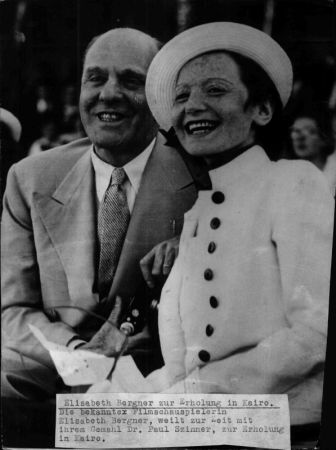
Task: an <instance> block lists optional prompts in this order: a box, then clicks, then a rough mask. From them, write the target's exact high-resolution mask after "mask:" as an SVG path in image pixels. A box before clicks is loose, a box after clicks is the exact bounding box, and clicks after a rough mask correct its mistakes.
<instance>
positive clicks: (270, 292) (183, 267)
mask: <svg viewBox="0 0 336 450" xmlns="http://www.w3.org/2000/svg"><path fill="white" fill-rule="evenodd" d="M210 176H211V179H212V182H213V190H212V191H202V192H200V194H199V198H198V200H197V202H196V204H195V205H194V207H193V208H192V209H191V210H190V211H189V212H188V213H187V214H186V216H185V224H184V228H183V233H182V237H181V244H180V253H179V256H178V258H177V260H176V263H175V265H174V267H173V269H172V272H171V274H170V276H169V278H168V280H167V282H166V284H165V286H164V289H163V293H162V297H161V301H160V309H159V330H160V340H161V347H162V352H163V356H164V360H165V367H164V369H163V371H164V372H165V374H166V375H167V374H168V381H169V385H171V386H172V385H174V384H175V383H177V382H178V381H179V380H181V379H185V380H187V381H188V380H189V381H191V383H189V385H191V386H193V389H194V390H196V391H198V392H202V393H231V394H267V393H288V395H289V401H290V411H291V422H292V423H293V424H299V423H308V422H315V421H318V420H319V419H320V413H321V398H322V383H323V363H324V360H325V347H326V336H327V321H328V301H329V285H330V265H331V250H332V224H333V209H334V203H333V198H332V196H331V195H330V192H329V190H328V187H327V184H326V182H325V180H324V178H323V175H322V173H320V172H319V171H318V170H317V169H316V168H315V167H314V166H313V165H312V164H310V163H306V162H302V161H300V162H298V161H295V162H294V161H278V162H271V161H270V160H269V159H268V157H267V155H266V154H265V152H264V150H263V149H262V148H261V147H258V146H255V147H253V148H252V149H250V150H248V151H247V152H245V153H243V154H242V155H240V156H238V157H237V158H236V159H234V160H233V161H231V162H230V163H228V164H226V165H225V166H222V167H220V168H218V169H215V170H213V171H212V172H210ZM214 192H221V193H222V194H224V196H225V199H224V201H223V202H222V203H215V202H214V201H213V200H212V196H213V194H214ZM216 195H217V197H216V196H215V199H216V201H220V200H222V199H223V198H222V197H223V196H221V194H216ZM214 218H217V219H219V221H218V220H217V221H216V220H215V221H213V219H214ZM216 226H217V228H216ZM212 227H213V228H212ZM210 242H212V243H213V244H211V246H210V247H211V248H210V251H212V253H210V252H209V244H210ZM207 269H210V270H211V272H209V270H208V271H207V272H205V271H206V270H207ZM211 275H212V279H210V278H211ZM205 277H206V278H208V279H205ZM214 298H215V299H214ZM210 299H211V300H210ZM207 359H208V361H207ZM161 375H162V373H161ZM180 386H181V384H180ZM183 386H184V389H185V386H188V383H185V382H184V384H183ZM195 386H196V387H195ZM179 390H181V387H179V388H177V391H179ZM187 390H188V389H187Z"/></svg>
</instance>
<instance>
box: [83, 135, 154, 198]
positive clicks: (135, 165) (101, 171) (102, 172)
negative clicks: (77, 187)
mask: <svg viewBox="0 0 336 450" xmlns="http://www.w3.org/2000/svg"><path fill="white" fill-rule="evenodd" d="M154 143H155V139H153V141H152V142H151V143H150V144H149V145H148V147H147V148H146V149H145V150H144V151H142V152H141V153H140V154H139V155H138V156H136V157H135V158H134V159H132V160H131V161H129V162H128V163H127V164H125V165H124V167H123V168H124V170H125V172H126V175H127V177H128V180H129V182H130V183H131V185H132V188H133V189H134V190H135V191H136V192H137V191H138V189H139V185H140V181H141V177H142V173H143V171H144V169H145V166H146V163H147V161H148V158H149V156H150V154H151V153H152V150H153V147H154ZM91 160H92V165H93V168H94V171H95V174H96V177H99V178H105V179H106V178H108V179H110V178H111V175H112V171H113V170H114V169H115V167H114V166H112V165H111V164H108V163H107V162H105V161H103V160H102V159H100V158H99V157H98V156H97V155H96V153H95V151H94V148H93V145H92V146H91Z"/></svg>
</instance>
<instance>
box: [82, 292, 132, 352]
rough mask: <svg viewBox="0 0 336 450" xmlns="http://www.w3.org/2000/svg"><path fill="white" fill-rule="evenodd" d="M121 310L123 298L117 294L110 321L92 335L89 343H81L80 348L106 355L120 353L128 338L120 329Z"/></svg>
mask: <svg viewBox="0 0 336 450" xmlns="http://www.w3.org/2000/svg"><path fill="white" fill-rule="evenodd" d="M121 311H122V300H121V297H119V296H117V297H116V299H115V305H114V308H113V310H112V312H111V314H110V316H109V319H108V321H106V322H105V323H104V325H103V326H102V327H101V328H100V329H99V330H98V331H97V333H96V334H95V335H94V336H92V338H91V340H90V341H89V342H88V343H86V344H84V345H81V347H80V349H81V350H90V351H92V352H96V353H100V354H103V355H105V356H116V355H118V354H119V352H120V351H121V349H122V346H123V344H124V342H125V339H126V335H125V334H124V333H123V332H122V331H120V330H119V320H120V316H121ZM111 322H112V324H113V325H112V324H111Z"/></svg>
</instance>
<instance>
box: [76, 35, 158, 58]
mask: <svg viewBox="0 0 336 450" xmlns="http://www.w3.org/2000/svg"><path fill="white" fill-rule="evenodd" d="M100 39H103V40H108V41H115V42H116V43H117V42H120V41H123V42H125V43H128V44H129V45H132V46H134V45H136V46H137V47H139V50H141V52H144V53H146V54H148V58H149V59H150V62H151V61H152V59H153V58H154V56H155V55H156V53H157V52H158V51H159V50H160V48H161V47H162V43H161V42H160V41H159V40H158V39H156V38H154V37H152V36H150V35H149V34H146V33H143V32H142V31H140V30H136V29H134V28H113V29H112V30H109V31H106V33H103V34H99V35H98V36H95V37H94V38H92V39H91V41H90V42H89V43H88V45H87V47H86V49H85V52H84V58H83V63H85V59H86V56H87V54H88V52H89V50H90V49H91V47H93V45H94V44H95V43H96V42H97V41H98V40H100Z"/></svg>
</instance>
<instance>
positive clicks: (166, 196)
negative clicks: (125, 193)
mask: <svg viewBox="0 0 336 450" xmlns="http://www.w3.org/2000/svg"><path fill="white" fill-rule="evenodd" d="M192 184H193V180H192V177H191V175H190V174H189V172H188V170H187V169H186V167H185V165H184V164H183V163H182V162H181V158H180V156H179V155H178V153H177V152H176V151H175V150H174V149H170V148H167V147H166V146H164V145H163V142H162V137H159V136H158V138H157V140H156V143H155V145H154V148H153V151H152V153H151V156H150V158H149V160H148V163H147V165H146V168H145V170H144V173H143V176H142V181H141V185H140V188H139V192H138V194H137V197H136V201H135V205H134V209H133V212H132V215H131V221H130V224H129V227H128V231H127V234H126V238H125V242H124V245H123V249H122V252H121V255H120V259H119V264H118V268H117V271H116V274H115V277H114V280H113V283H112V287H111V290H110V294H109V297H110V298H113V297H114V296H115V295H116V294H119V293H120V294H124V295H132V294H133V293H134V290H135V287H136V286H137V285H138V284H139V282H140V281H141V279H142V275H141V272H140V266H139V261H140V259H141V258H142V257H143V256H144V255H145V254H146V253H148V252H149V251H150V250H151V249H152V248H153V247H154V245H156V244H157V243H159V242H161V241H163V240H165V239H168V238H169V237H173V236H174V234H175V223H174V220H175V218H174V217H173V216H174V213H173V212H172V204H174V201H173V200H172V198H173V197H174V196H176V201H179V198H178V194H179V191H182V190H183V189H184V188H185V187H186V186H190V185H192ZM173 209H175V208H173ZM181 219H182V218H181V217H180V218H179V220H181Z"/></svg>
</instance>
